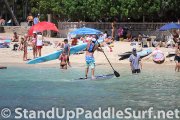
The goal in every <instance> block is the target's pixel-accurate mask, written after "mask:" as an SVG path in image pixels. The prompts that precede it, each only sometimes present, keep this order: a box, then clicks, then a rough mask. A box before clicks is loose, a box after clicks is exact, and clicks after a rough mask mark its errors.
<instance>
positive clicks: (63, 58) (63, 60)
mask: <svg viewBox="0 0 180 120" xmlns="http://www.w3.org/2000/svg"><path fill="white" fill-rule="evenodd" d="M59 60H60V61H61V62H60V68H61V69H67V56H66V53H65V52H64V51H63V52H62V54H61V55H60V56H59Z"/></svg>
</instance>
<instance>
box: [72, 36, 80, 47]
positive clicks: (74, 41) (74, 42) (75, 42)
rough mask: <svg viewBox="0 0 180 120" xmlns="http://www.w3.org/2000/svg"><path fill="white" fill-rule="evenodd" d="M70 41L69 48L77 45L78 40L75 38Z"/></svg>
mask: <svg viewBox="0 0 180 120" xmlns="http://www.w3.org/2000/svg"><path fill="white" fill-rule="evenodd" d="M71 40H72V42H71V46H76V45H77V43H78V40H77V38H75V37H74V38H72V39H71Z"/></svg>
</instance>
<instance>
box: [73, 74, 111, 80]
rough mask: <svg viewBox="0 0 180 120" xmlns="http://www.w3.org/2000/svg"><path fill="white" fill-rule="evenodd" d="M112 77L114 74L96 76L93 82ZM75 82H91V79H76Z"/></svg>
mask: <svg viewBox="0 0 180 120" xmlns="http://www.w3.org/2000/svg"><path fill="white" fill-rule="evenodd" d="M113 77H114V74H107V75H97V76H95V79H93V80H105V79H111V78H113ZM75 80H92V79H91V77H88V78H83V77H82V78H78V79H75Z"/></svg>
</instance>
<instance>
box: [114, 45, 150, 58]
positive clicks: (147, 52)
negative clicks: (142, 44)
mask: <svg viewBox="0 0 180 120" xmlns="http://www.w3.org/2000/svg"><path fill="white" fill-rule="evenodd" d="M151 53H152V50H151V49H150V48H148V49H145V50H142V51H139V52H137V54H138V55H140V57H141V58H143V57H145V56H147V55H149V54H151ZM131 54H132V52H126V53H124V54H121V55H118V56H119V57H120V58H119V60H124V59H127V58H129V57H130V55H131Z"/></svg>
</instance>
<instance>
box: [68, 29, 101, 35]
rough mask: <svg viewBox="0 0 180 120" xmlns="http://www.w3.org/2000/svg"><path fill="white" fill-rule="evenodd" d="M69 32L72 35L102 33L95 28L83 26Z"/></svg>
mask: <svg viewBox="0 0 180 120" xmlns="http://www.w3.org/2000/svg"><path fill="white" fill-rule="evenodd" d="M69 34H73V35H98V34H103V33H102V32H101V31H99V30H97V29H93V28H87V27H83V28H78V29H76V30H74V31H72V32H70V33H69Z"/></svg>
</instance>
